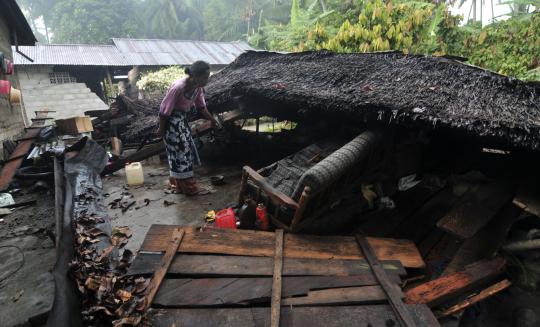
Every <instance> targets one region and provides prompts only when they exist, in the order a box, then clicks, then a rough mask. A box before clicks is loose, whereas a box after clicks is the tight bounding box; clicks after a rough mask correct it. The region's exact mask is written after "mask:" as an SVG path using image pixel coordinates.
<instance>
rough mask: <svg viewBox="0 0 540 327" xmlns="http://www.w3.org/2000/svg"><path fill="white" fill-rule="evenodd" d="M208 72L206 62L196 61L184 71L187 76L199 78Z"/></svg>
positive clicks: (208, 66) (208, 67) (208, 68)
mask: <svg viewBox="0 0 540 327" xmlns="http://www.w3.org/2000/svg"><path fill="white" fill-rule="evenodd" d="M209 70H210V65H209V64H208V63H207V62H206V61H202V60H198V61H195V62H194V63H192V64H191V66H190V67H186V69H185V70H184V71H185V72H186V74H188V75H189V76H200V75H202V74H204V73H206V72H207V71H209Z"/></svg>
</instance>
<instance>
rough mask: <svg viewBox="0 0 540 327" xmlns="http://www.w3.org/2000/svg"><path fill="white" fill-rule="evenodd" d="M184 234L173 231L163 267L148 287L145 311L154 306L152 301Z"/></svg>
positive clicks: (180, 231)
mask: <svg viewBox="0 0 540 327" xmlns="http://www.w3.org/2000/svg"><path fill="white" fill-rule="evenodd" d="M184 234H185V232H184V230H183V229H180V228H178V229H175V230H174V231H173V234H172V237H171V239H170V240H169V245H168V246H167V250H166V251H165V255H164V256H163V259H162V261H161V266H160V267H159V269H158V270H157V271H156V273H155V274H154V276H153V277H152V280H151V281H150V285H148V289H147V292H146V295H145V299H144V311H146V310H148V308H149V307H150V305H152V301H153V300H154V297H155V296H156V294H157V291H158V289H159V286H160V285H161V282H162V281H163V278H164V277H165V274H167V269H169V266H170V265H171V262H172V259H173V258H174V254H175V253H176V251H177V250H178V247H179V246H180V243H181V242H182V238H183V237H184Z"/></svg>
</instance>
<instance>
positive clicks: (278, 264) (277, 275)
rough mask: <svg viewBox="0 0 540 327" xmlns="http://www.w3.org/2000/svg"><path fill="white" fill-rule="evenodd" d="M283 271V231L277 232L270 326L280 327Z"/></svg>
mask: <svg viewBox="0 0 540 327" xmlns="http://www.w3.org/2000/svg"><path fill="white" fill-rule="evenodd" d="M282 270H283V229H278V230H276V247H275V254H274V276H273V277H272V302H271V303H270V326H271V327H279V315H280V313H281V286H282V285H281V282H282V276H281V272H282Z"/></svg>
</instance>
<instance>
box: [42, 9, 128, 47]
mask: <svg viewBox="0 0 540 327" xmlns="http://www.w3.org/2000/svg"><path fill="white" fill-rule="evenodd" d="M128 4H129V3H125V1H121V0H110V1H107V2H103V1H99V0H60V1H56V3H55V4H54V6H53V7H52V12H51V13H50V14H48V15H47V16H45V17H48V24H49V25H50V26H51V31H52V34H53V36H54V37H53V40H54V41H55V42H57V43H94V44H99V43H102V44H103V43H108V42H110V39H111V38H112V37H122V36H129V35H132V34H133V32H135V31H136V29H137V27H136V24H135V22H134V21H132V20H130V17H133V16H134V7H133V6H129V5H128Z"/></svg>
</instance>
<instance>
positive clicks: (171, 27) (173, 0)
mask: <svg viewBox="0 0 540 327" xmlns="http://www.w3.org/2000/svg"><path fill="white" fill-rule="evenodd" d="M149 6H150V8H149V10H148V12H149V13H150V17H149V23H150V24H149V26H150V34H151V36H152V37H165V38H169V39H184V38H187V39H203V38H204V24H203V19H202V15H201V12H200V11H199V10H198V9H197V8H194V7H191V6H190V5H189V3H186V2H185V1H182V0H157V1H152V2H151V4H149Z"/></svg>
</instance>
